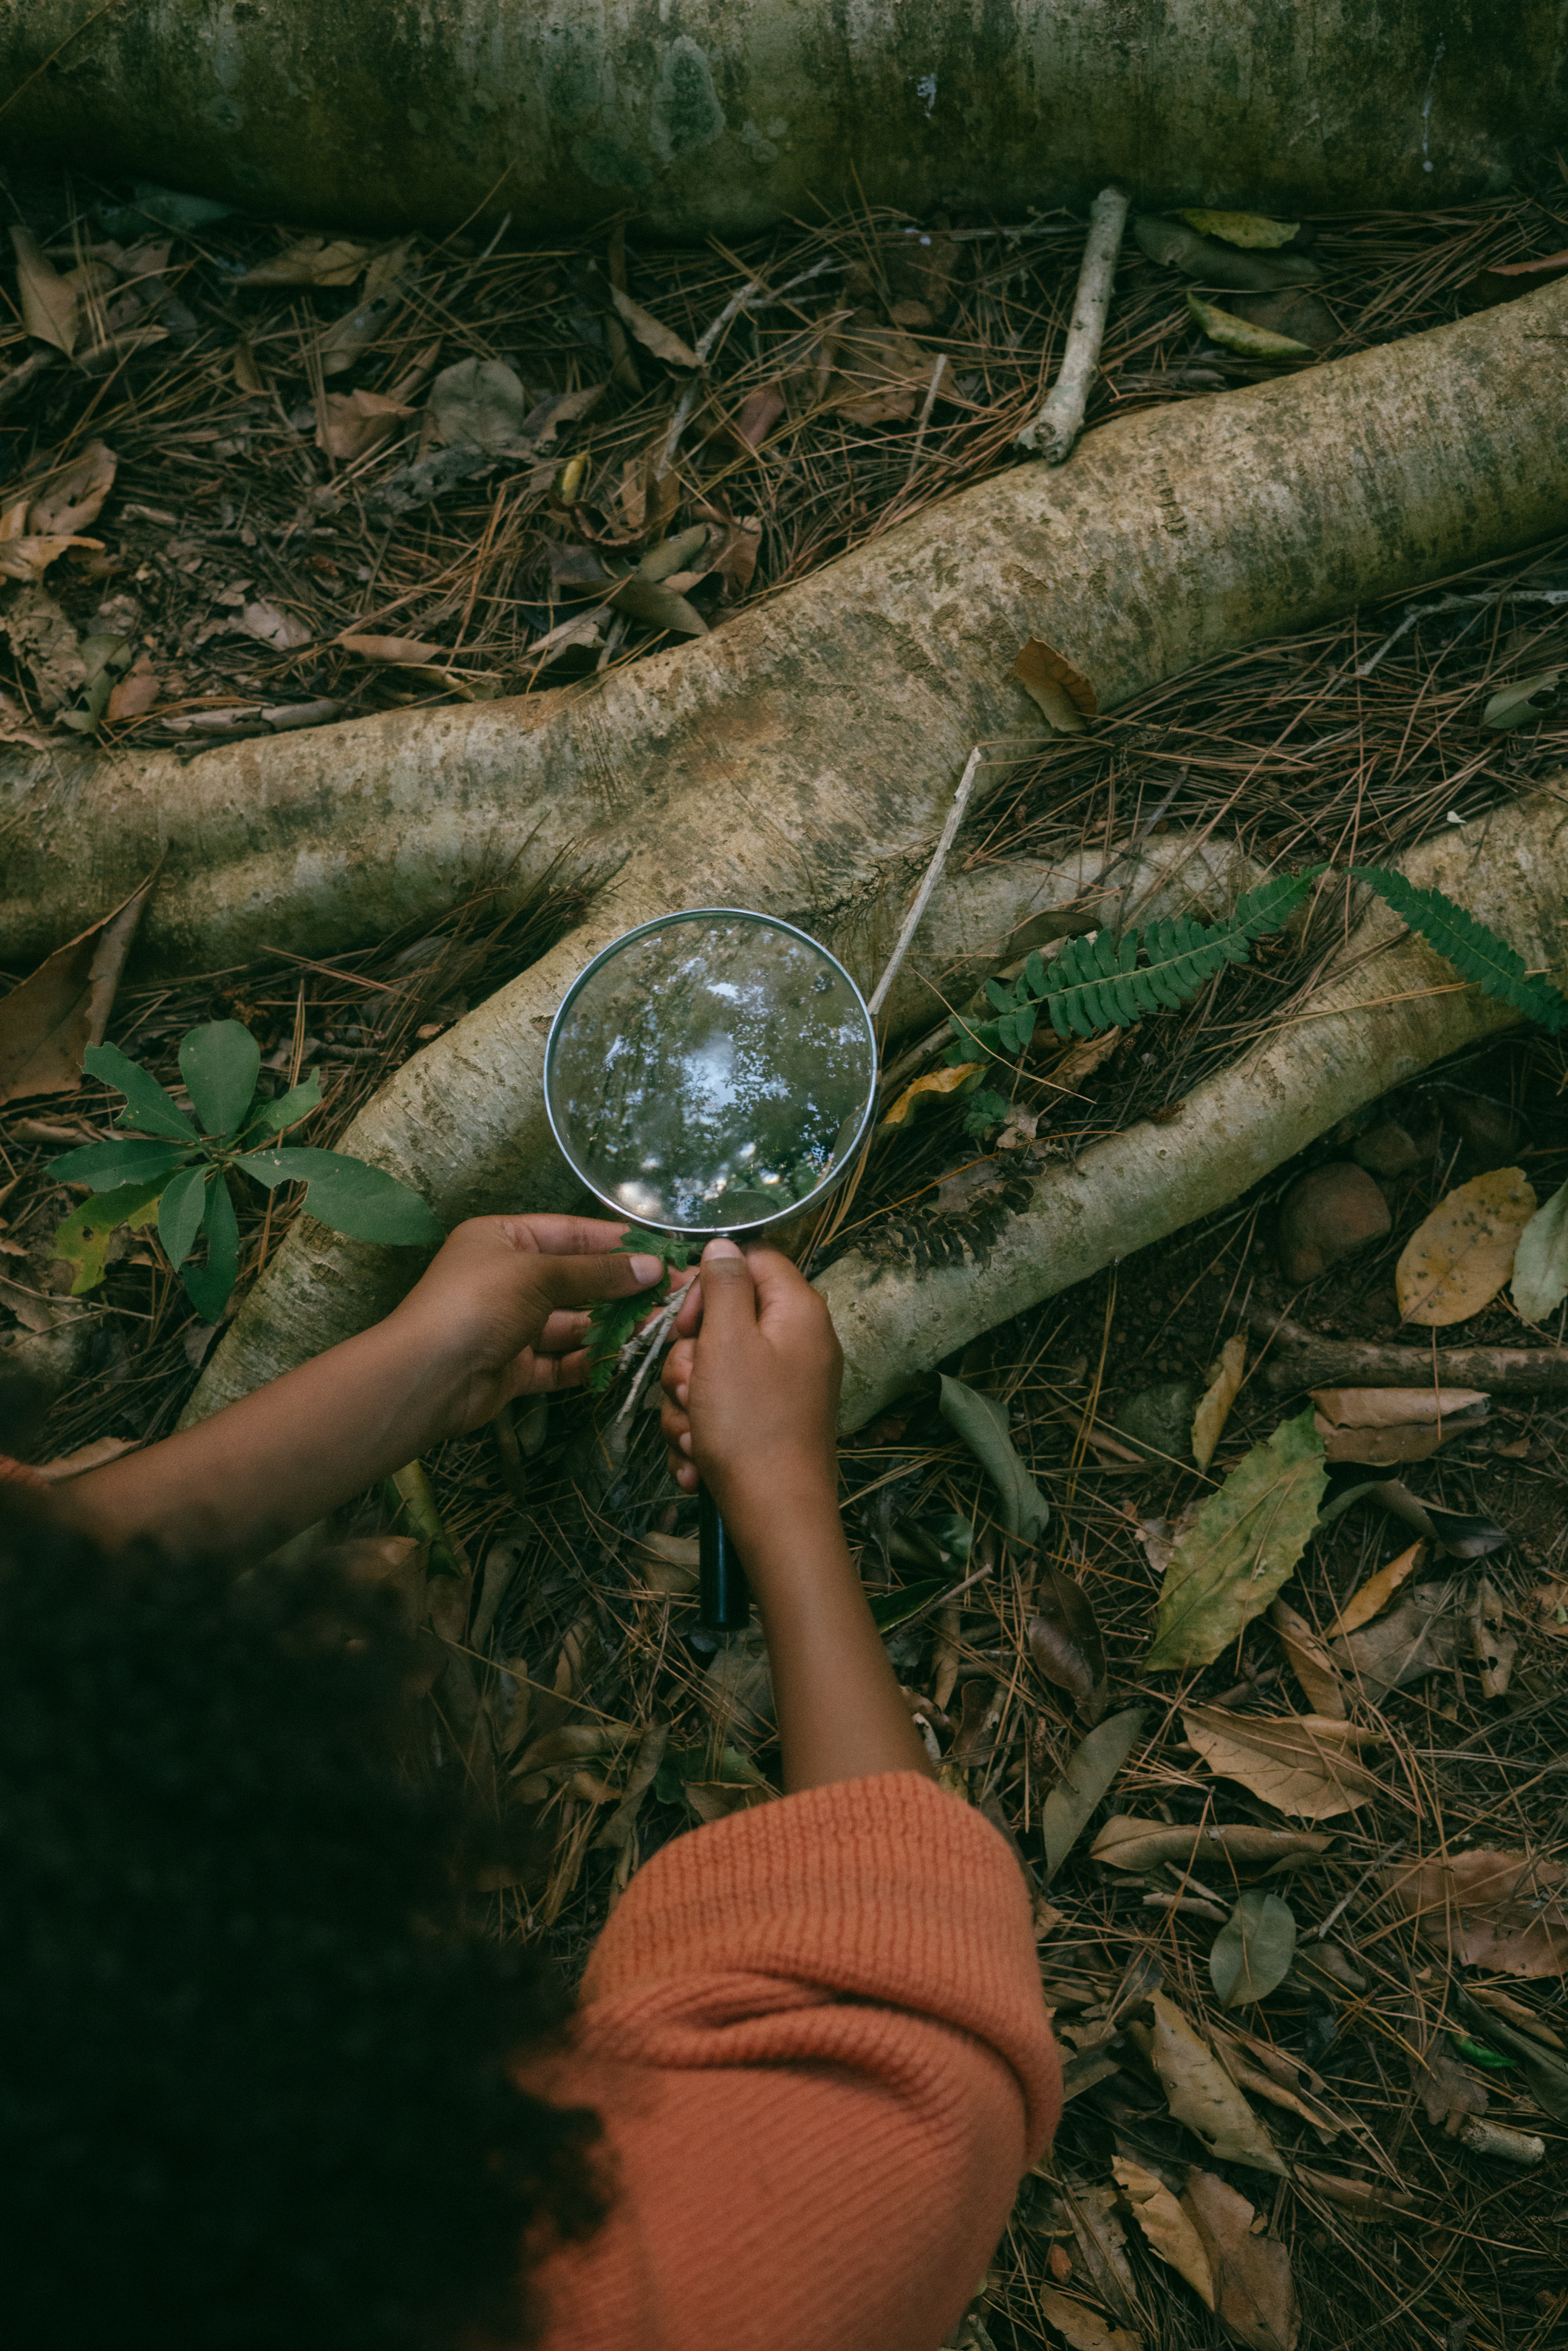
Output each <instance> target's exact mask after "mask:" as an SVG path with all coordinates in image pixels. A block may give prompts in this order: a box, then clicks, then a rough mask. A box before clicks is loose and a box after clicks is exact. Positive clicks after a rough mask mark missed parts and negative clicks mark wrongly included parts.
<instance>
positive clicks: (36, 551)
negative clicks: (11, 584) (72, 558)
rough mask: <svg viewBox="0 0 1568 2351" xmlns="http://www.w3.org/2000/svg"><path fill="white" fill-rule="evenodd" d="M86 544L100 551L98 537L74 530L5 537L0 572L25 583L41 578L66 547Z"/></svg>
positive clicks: (63, 552)
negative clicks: (79, 534) (81, 536)
mask: <svg viewBox="0 0 1568 2351" xmlns="http://www.w3.org/2000/svg"><path fill="white" fill-rule="evenodd" d="M72 547H89V548H92V549H96V551H97V552H98V553H99V554H100V555H101V554H102V552H103V541H102V539H101V538H78V537H77V536H76V535H75V533H74V532H68V531H64V532H59V531H57V532H47V533H45V534H44V535H43V536H41V537H36V536H33V535H29V536H28V537H27V538H8V539H6V540H5V542H4V543H3V544H0V573H3V574H4V575H5V578H6V579H7V580H23V581H24V582H26V584H28V585H32V584H33V583H35V582H36V581H37V580H41V579H42V578H43V576H44V574H45V572H46V571H47V569H48V568H49V566H50V564H51V563H57V562H58V560H59V559H60V557H61V556H62V555H64V554H65V552H66V550H67V549H68V548H72Z"/></svg>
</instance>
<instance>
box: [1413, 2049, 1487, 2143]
mask: <svg viewBox="0 0 1568 2351" xmlns="http://www.w3.org/2000/svg"><path fill="white" fill-rule="evenodd" d="M1411 2031H1412V2028H1411V2027H1410V2026H1408V2025H1407V2026H1406V2034H1407V2035H1408V2034H1409V2033H1410V2032H1411ZM1405 2064H1406V2068H1407V2069H1408V2072H1409V2075H1410V2086H1411V2088H1412V2089H1413V2090H1414V2091H1415V2093H1416V2096H1417V2097H1418V2098H1419V2099H1420V2101H1421V2103H1422V2105H1424V2106H1425V2107H1426V2109H1427V2121H1428V2122H1429V2123H1437V2124H1441V2125H1443V2126H1445V2127H1446V2128H1447V2129H1448V2130H1449V2131H1450V2132H1454V2131H1457V2130H1458V2126H1459V2125H1460V2123H1461V2122H1462V2121H1463V2120H1464V2118H1465V2116H1467V2115H1484V2114H1485V2112H1486V2110H1487V2107H1488V2105H1490V2099H1489V2097H1488V2095H1487V2085H1486V2084H1485V2083H1484V2082H1483V2081H1482V2080H1481V2078H1480V2075H1479V2074H1473V2073H1470V2072H1469V2070H1468V2069H1467V2068H1466V2067H1465V2066H1463V2065H1461V2064H1459V2063H1458V2059H1457V2058H1456V2057H1455V2056H1454V2055H1453V2054H1452V2053H1451V2052H1450V2051H1449V2049H1448V2046H1447V2044H1446V2043H1445V2042H1444V2039H1443V2036H1442V2034H1441V2032H1433V2033H1432V2034H1431V2036H1430V2038H1429V2039H1428V2041H1427V2046H1426V2048H1425V2049H1424V2050H1420V2049H1417V2048H1416V2045H1415V2042H1414V2040H1413V2039H1410V2038H1406V2046H1405Z"/></svg>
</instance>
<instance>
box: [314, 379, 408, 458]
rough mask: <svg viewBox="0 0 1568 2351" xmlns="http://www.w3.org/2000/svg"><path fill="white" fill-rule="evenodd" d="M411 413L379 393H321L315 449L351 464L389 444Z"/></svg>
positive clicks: (398, 402)
mask: <svg viewBox="0 0 1568 2351" xmlns="http://www.w3.org/2000/svg"><path fill="white" fill-rule="evenodd" d="M412 415H413V409H412V408H405V407H404V406H403V404H402V401H400V400H383V399H382V395H381V393H380V392H323V394H322V395H321V398H320V399H319V401H318V402H317V403H316V446H317V447H318V449H324V450H325V451H326V453H327V455H329V457H337V458H340V459H341V461H342V462H343V463H344V464H345V465H351V464H352V463H353V461H354V459H355V458H356V457H362V456H363V455H365V453H366V451H367V450H370V449H374V448H376V447H377V446H378V445H379V444H381V443H382V441H390V440H391V438H392V434H394V433H395V432H396V431H397V429H398V426H399V425H400V424H401V423H404V422H406V420H407V419H408V418H409V417H411V416H412Z"/></svg>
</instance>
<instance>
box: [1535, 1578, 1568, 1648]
mask: <svg viewBox="0 0 1568 2351" xmlns="http://www.w3.org/2000/svg"><path fill="white" fill-rule="evenodd" d="M1531 1604H1532V1605H1533V1607H1534V1609H1535V1614H1536V1621H1537V1622H1538V1624H1539V1625H1540V1627H1541V1630H1542V1632H1543V1633H1554V1634H1556V1635H1558V1636H1559V1637H1561V1636H1562V1635H1563V1634H1568V1583H1542V1584H1539V1585H1537V1587H1536V1589H1535V1591H1534V1592H1533V1593H1531Z"/></svg>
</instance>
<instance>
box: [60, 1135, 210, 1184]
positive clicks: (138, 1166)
mask: <svg viewBox="0 0 1568 2351" xmlns="http://www.w3.org/2000/svg"><path fill="white" fill-rule="evenodd" d="M192 1140H193V1141H194V1137H193V1138H192ZM190 1155H191V1154H190V1150H189V1148H188V1147H187V1148H186V1149H184V1150H182V1149H181V1147H180V1146H179V1144H171V1143H132V1142H131V1141H130V1140H129V1139H127V1141H125V1142H124V1143H84V1144H83V1145H82V1147H81V1149H80V1150H79V1151H62V1152H61V1154H60V1155H59V1157H58V1158H57V1159H51V1160H50V1162H49V1164H48V1165H47V1167H46V1168H45V1170H44V1173H45V1175H50V1176H52V1177H53V1178H54V1180H55V1182H56V1183H57V1184H90V1185H91V1186H92V1188H93V1190H94V1191H95V1192H111V1191H113V1190H114V1189H115V1187H116V1186H119V1185H121V1184H152V1183H160V1184H162V1183H163V1182H165V1181H166V1180H167V1179H168V1177H169V1176H170V1175H172V1174H173V1172H174V1170H175V1168H176V1167H183V1165H184V1164H185V1162H186V1160H187V1159H189V1157H190Z"/></svg>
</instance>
